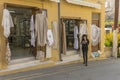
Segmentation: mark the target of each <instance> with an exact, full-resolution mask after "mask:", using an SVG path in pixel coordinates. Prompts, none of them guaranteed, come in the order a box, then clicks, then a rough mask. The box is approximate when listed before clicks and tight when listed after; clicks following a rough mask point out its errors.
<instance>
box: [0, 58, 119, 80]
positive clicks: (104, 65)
mask: <svg viewBox="0 0 120 80" xmlns="http://www.w3.org/2000/svg"><path fill="white" fill-rule="evenodd" d="M0 80H120V59H118V60H115V59H107V60H102V61H91V62H89V65H88V67H85V66H84V65H83V64H82V63H73V64H69V65H64V66H56V67H52V68H47V69H40V70H34V71H28V72H21V73H17V74H11V75H6V76H1V77H0Z"/></svg>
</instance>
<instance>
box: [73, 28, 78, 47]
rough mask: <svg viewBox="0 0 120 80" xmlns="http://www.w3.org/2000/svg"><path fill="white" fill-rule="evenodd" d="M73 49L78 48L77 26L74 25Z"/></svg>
mask: <svg viewBox="0 0 120 80" xmlns="http://www.w3.org/2000/svg"><path fill="white" fill-rule="evenodd" d="M74 49H78V27H77V26H75V27H74Z"/></svg>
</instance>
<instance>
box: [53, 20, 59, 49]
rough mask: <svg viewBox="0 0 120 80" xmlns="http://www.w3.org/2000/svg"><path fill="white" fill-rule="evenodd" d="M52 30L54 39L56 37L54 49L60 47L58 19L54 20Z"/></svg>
mask: <svg viewBox="0 0 120 80" xmlns="http://www.w3.org/2000/svg"><path fill="white" fill-rule="evenodd" d="M52 31H53V39H54V44H53V49H57V48H58V34H59V33H58V32H59V31H58V23H57V22H56V21H54V22H52Z"/></svg>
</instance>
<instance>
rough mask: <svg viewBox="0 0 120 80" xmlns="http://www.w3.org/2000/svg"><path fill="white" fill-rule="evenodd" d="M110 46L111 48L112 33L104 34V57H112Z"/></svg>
mask: <svg viewBox="0 0 120 80" xmlns="http://www.w3.org/2000/svg"><path fill="white" fill-rule="evenodd" d="M112 46H113V33H109V34H106V36H105V49H104V52H105V55H106V57H111V56H112Z"/></svg>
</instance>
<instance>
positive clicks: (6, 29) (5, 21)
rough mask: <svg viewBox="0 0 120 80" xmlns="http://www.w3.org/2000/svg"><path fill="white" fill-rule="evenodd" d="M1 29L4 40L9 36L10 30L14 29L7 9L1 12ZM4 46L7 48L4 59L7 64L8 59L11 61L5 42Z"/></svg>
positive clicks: (8, 48) (8, 47)
mask: <svg viewBox="0 0 120 80" xmlns="http://www.w3.org/2000/svg"><path fill="white" fill-rule="evenodd" d="M2 27H3V28H4V36H5V37H6V38H8V37H9V35H10V28H11V27H14V24H13V21H12V17H11V15H10V12H9V11H8V10H7V9H4V10H3V18H2ZM6 46H7V48H6V59H7V61H8V63H9V62H10V59H11V51H10V46H9V42H7V45H6Z"/></svg>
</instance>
